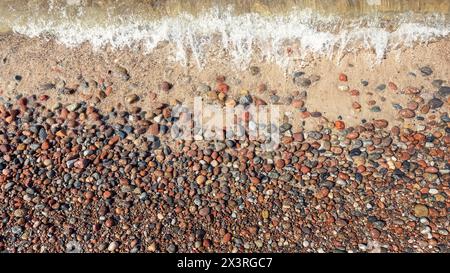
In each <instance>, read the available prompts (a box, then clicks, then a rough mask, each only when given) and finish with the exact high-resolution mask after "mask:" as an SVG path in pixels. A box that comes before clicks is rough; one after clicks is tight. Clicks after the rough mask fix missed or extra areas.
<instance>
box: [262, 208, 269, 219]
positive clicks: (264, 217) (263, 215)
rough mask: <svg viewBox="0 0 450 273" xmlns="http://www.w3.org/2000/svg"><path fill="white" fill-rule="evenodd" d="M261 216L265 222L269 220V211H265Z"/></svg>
mask: <svg viewBox="0 0 450 273" xmlns="http://www.w3.org/2000/svg"><path fill="white" fill-rule="evenodd" d="M261 216H262V218H263V219H264V220H266V219H268V218H269V211H268V210H263V211H262V212H261Z"/></svg>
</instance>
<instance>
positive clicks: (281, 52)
mask: <svg viewBox="0 0 450 273" xmlns="http://www.w3.org/2000/svg"><path fill="white" fill-rule="evenodd" d="M405 18H408V15H405V16H403V17H402V18H401V19H399V22H401V20H405ZM441 19H442V18H441ZM109 20H110V21H108V22H106V24H94V25H93V24H87V23H86V22H85V20H84V18H82V17H81V18H76V19H71V20H68V19H67V18H66V20H61V19H58V20H51V19H46V20H42V19H35V18H32V17H30V18H29V19H28V20H27V21H26V23H18V22H13V23H12V29H13V31H15V32H17V33H20V34H24V35H27V36H30V37H36V36H40V35H43V34H50V35H52V36H54V37H55V38H56V39H57V40H58V41H60V42H61V43H64V44H65V45H67V46H78V45H80V44H82V43H84V42H90V43H91V44H92V45H93V47H94V48H96V49H101V48H102V47H104V46H107V45H110V46H112V47H114V48H118V49H120V48H125V47H133V46H136V45H137V44H139V43H142V44H143V45H144V47H145V49H146V50H147V52H151V51H152V50H154V49H155V48H156V47H157V45H158V44H159V43H160V42H163V41H167V42H169V43H170V44H172V45H173V48H174V51H173V56H172V57H173V58H174V59H175V60H176V61H178V62H181V63H183V64H187V63H188V61H189V60H190V58H192V60H194V61H195V62H196V64H197V65H198V66H199V67H202V66H203V65H204V64H205V61H206V60H207V58H208V51H209V50H210V48H212V47H214V46H217V45H219V46H221V47H223V48H225V49H226V51H227V52H228V53H229V54H230V56H232V58H233V61H234V63H235V64H236V66H237V67H240V68H245V67H246V66H247V65H248V64H249V62H250V60H251V59H252V57H253V56H254V49H255V48H258V49H259V51H260V52H261V54H262V56H261V57H262V58H263V59H264V60H267V61H269V62H274V63H277V64H279V65H280V66H284V67H285V66H287V65H288V64H289V62H290V61H291V60H292V58H293V57H292V55H291V56H289V55H288V54H286V48H287V47H291V46H295V45H296V46H297V47H298V52H296V53H297V56H295V58H299V59H303V58H305V57H306V56H308V55H310V54H313V55H316V56H326V57H328V58H336V60H339V59H340V57H342V56H343V55H344V54H346V53H348V52H354V51H357V50H373V51H374V52H375V60H374V61H375V62H379V61H381V60H382V59H383V56H384V54H385V53H386V52H387V51H388V50H390V49H392V48H398V47H399V46H412V45H414V44H415V43H420V42H427V41H429V40H431V39H435V38H440V37H447V36H448V35H449V34H450V27H449V25H447V24H445V23H434V24H425V23H414V22H410V21H408V20H405V22H404V23H399V24H398V26H396V28H395V29H394V30H393V31H388V30H386V29H385V28H383V27H380V26H378V24H377V23H376V22H375V23H374V22H372V25H370V24H368V25H367V26H364V27H362V26H361V25H360V24H358V23H354V24H348V25H346V26H343V27H340V28H339V30H338V31H334V30H331V27H333V26H336V28H337V26H338V25H339V22H342V20H341V21H340V18H337V17H321V16H319V15H317V14H315V13H314V12H312V11H311V10H303V11H298V10H296V11H293V12H291V13H290V14H287V15H275V16H262V15H260V14H257V13H250V14H243V15H236V14H235V13H233V12H232V10H231V9H228V10H226V11H223V10H222V11H219V10H218V9H213V10H210V11H208V12H204V13H202V14H200V15H198V16H193V15H191V14H187V13H183V14H180V15H179V16H177V17H166V18H163V19H160V20H155V21H152V20H148V19H142V18H138V17H133V16H129V17H120V18H119V17H111V18H109ZM433 20H434V21H436V22H437V21H439V20H440V18H439V17H432V18H431V19H430V21H433ZM434 21H433V22H434ZM319 26H328V27H329V28H328V29H329V30H328V29H327V28H326V27H325V28H324V27H321V28H320V27H319ZM214 37H219V39H218V40H217V39H216V38H214Z"/></svg>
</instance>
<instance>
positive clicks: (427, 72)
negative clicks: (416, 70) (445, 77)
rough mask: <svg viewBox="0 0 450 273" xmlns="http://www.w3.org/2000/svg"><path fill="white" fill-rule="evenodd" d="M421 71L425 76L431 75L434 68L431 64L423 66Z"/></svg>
mask: <svg viewBox="0 0 450 273" xmlns="http://www.w3.org/2000/svg"><path fill="white" fill-rule="evenodd" d="M420 72H421V73H422V75H423V76H430V75H431V74H433V70H432V69H431V68H430V67H429V66H424V67H421V68H420Z"/></svg>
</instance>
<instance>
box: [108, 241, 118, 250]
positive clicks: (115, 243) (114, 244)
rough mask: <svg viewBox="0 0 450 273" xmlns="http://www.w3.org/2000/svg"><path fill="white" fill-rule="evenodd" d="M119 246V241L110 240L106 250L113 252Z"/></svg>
mask: <svg viewBox="0 0 450 273" xmlns="http://www.w3.org/2000/svg"><path fill="white" fill-rule="evenodd" d="M118 247H119V243H117V242H115V241H114V242H111V243H110V244H109V246H108V251H110V252H114V251H115V250H116V249H117V248H118Z"/></svg>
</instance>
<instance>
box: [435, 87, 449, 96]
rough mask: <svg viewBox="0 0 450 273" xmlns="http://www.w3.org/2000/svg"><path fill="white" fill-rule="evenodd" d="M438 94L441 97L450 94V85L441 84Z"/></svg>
mask: <svg viewBox="0 0 450 273" xmlns="http://www.w3.org/2000/svg"><path fill="white" fill-rule="evenodd" d="M437 95H438V96H439V97H441V98H446V97H448V95H450V87H449V86H441V87H440V88H439V91H438V93H437Z"/></svg>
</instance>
